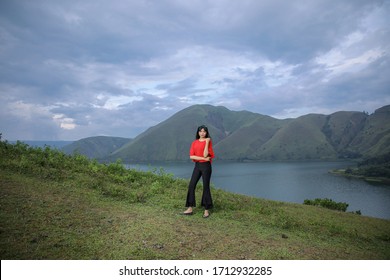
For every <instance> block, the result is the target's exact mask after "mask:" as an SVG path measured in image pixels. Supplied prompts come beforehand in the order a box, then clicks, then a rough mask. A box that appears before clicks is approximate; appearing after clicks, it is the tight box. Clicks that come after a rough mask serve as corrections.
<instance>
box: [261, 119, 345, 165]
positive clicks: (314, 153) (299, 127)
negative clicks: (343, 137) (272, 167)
mask: <svg viewBox="0 0 390 280" xmlns="http://www.w3.org/2000/svg"><path fill="white" fill-rule="evenodd" d="M325 119H326V116H324V115H319V114H310V115H306V116H302V117H299V118H297V119H294V120H293V121H291V122H290V123H289V124H288V125H286V126H285V127H283V128H281V129H280V130H278V131H277V132H276V133H275V135H273V137H272V138H271V139H270V140H269V141H268V142H267V143H265V144H264V145H263V146H262V147H261V150H259V151H258V152H257V154H256V155H255V156H254V158H258V159H266V160H290V159H293V160H296V159H304V160H306V159H334V158H337V154H336V152H335V150H334V149H333V147H332V146H331V145H330V144H329V143H328V141H327V139H326V137H325V135H324V134H323V133H322V132H321V128H322V127H323V125H324V123H325Z"/></svg>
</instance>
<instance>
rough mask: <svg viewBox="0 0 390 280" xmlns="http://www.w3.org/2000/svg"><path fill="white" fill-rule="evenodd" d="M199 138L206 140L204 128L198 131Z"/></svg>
mask: <svg viewBox="0 0 390 280" xmlns="http://www.w3.org/2000/svg"><path fill="white" fill-rule="evenodd" d="M198 133H199V137H200V138H206V135H207V132H206V130H204V128H202V129H201V130H199V132H198Z"/></svg>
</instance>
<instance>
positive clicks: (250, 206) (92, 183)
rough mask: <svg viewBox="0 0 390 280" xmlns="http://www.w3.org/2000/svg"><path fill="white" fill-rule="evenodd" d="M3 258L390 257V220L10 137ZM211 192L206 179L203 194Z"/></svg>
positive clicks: (3, 162) (1, 184)
mask: <svg viewBox="0 0 390 280" xmlns="http://www.w3.org/2000/svg"><path fill="white" fill-rule="evenodd" d="M0 148H1V149H0V152H1V153H0V209H1V211H0V221H1V227H0V256H1V259H3V260H4V259H65V260H68V259H94V260H95V259H104V260H108V259H142V260H143V259H180V260H192V259H272V260H277V259H290V260H291V259H294V260H295V259H305V260H307V259H390V221H388V220H382V219H376V218H370V217H364V216H359V215H355V214H352V213H344V212H338V211H332V210H329V209H324V208H319V207H314V206H309V205H300V204H293V203H284V202H276V201H270V200H264V199H259V198H252V197H247V196H243V195H237V194H232V193H228V192H225V191H222V190H219V189H213V190H212V194H213V198H214V203H215V208H214V209H213V211H212V215H211V216H210V218H208V219H203V218H202V213H203V211H202V209H201V208H195V214H194V215H193V216H182V215H180V213H181V212H182V211H183V210H184V209H185V208H184V207H183V206H184V200H185V197H186V192H187V184H188V181H186V180H177V179H174V178H173V177H172V176H171V175H169V174H165V173H164V172H163V171H161V170H156V171H154V172H139V171H134V170H126V169H125V168H124V167H123V166H122V165H121V164H120V162H117V163H112V164H99V163H97V162H94V161H89V160H87V159H86V158H84V157H81V156H66V155H63V154H62V153H60V152H58V151H53V150H50V149H33V148H29V147H26V146H25V145H22V144H20V143H19V144H16V145H9V144H7V143H4V142H0ZM200 197H201V186H198V190H197V199H198V200H199V199H200Z"/></svg>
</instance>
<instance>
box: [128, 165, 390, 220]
mask: <svg viewBox="0 0 390 280" xmlns="http://www.w3.org/2000/svg"><path fill="white" fill-rule="evenodd" d="M353 165H354V164H353V163H350V162H254V163H241V162H218V161H215V162H213V174H212V177H211V183H212V185H213V186H214V187H216V188H220V189H224V190H226V191H229V192H233V193H240V194H245V195H249V196H254V197H261V198H265V199H271V200H279V201H286V202H294V203H299V204H302V203H303V201H304V200H305V199H314V198H330V199H333V200H334V201H336V202H346V203H348V204H349V207H348V209H347V211H348V212H349V211H357V210H360V211H361V212H362V215H364V216H372V217H377V218H383V219H390V186H385V185H380V184H370V183H367V182H365V181H363V180H358V179H348V178H345V177H341V176H336V175H333V174H330V173H329V170H332V169H337V168H345V167H348V166H353ZM127 166H128V167H129V168H134V169H138V170H144V171H145V170H149V171H150V170H153V169H154V168H157V169H160V168H163V169H164V171H165V172H166V173H171V174H173V175H174V176H175V177H178V178H185V179H189V178H190V176H191V173H192V169H193V163H192V162H185V163H183V162H181V163H171V162H169V163H158V164H152V165H127ZM200 182H201V181H200ZM183 199H184V198H183Z"/></svg>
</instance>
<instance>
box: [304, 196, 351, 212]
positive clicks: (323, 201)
mask: <svg viewBox="0 0 390 280" xmlns="http://www.w3.org/2000/svg"><path fill="white" fill-rule="evenodd" d="M303 204H305V205H313V206H320V207H324V208H328V209H332V210H337V211H342V212H345V211H347V208H348V204H347V203H345V202H335V201H333V200H332V199H330V198H316V199H314V200H310V199H305V200H304V202H303Z"/></svg>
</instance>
